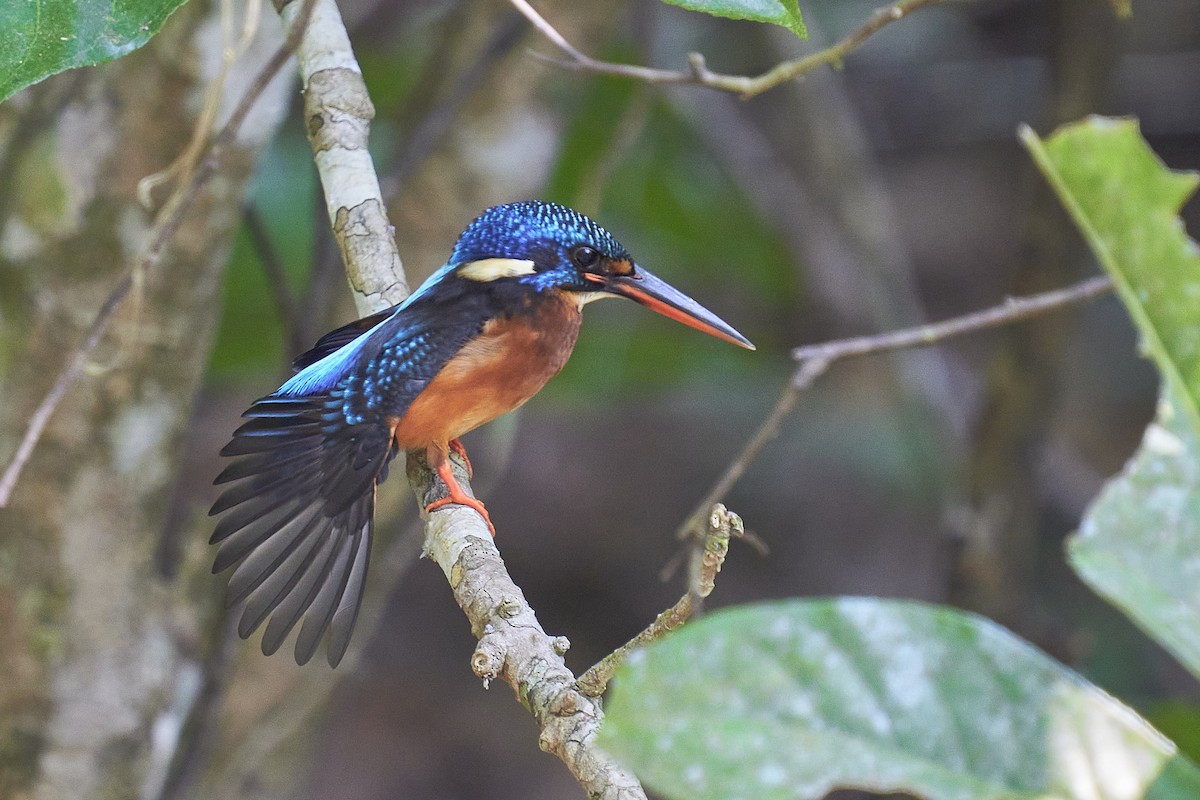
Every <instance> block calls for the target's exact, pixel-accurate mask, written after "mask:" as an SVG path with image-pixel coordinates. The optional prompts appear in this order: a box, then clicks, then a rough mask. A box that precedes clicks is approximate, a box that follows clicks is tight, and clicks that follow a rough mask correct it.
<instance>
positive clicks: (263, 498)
mask: <svg viewBox="0 0 1200 800" xmlns="http://www.w3.org/2000/svg"><path fill="white" fill-rule="evenodd" d="M243 416H244V417H246V418H247V421H246V422H245V423H244V424H243V425H242V426H241V427H240V428H238V429H237V430H236V431H235V432H234V434H233V440H232V441H230V442H229V444H227V445H226V446H225V447H224V449H222V450H221V455H223V456H231V457H233V458H234V459H235V460H234V461H233V462H232V463H231V464H230V465H229V466H228V467H226V468H225V470H224V471H223V472H222V473H221V474H220V475H218V476H217V479H216V481H214V482H215V483H217V484H225V483H231V484H232V485H231V486H229V487H227V488H226V489H225V490H224V491H222V493H221V495H220V496H219V497H218V498H217V501H216V502H215V503H214V504H213V507H212V509H211V510H210V511H209V514H222V513H224V516H223V517H222V518H221V520H220V522H218V523H217V527H216V530H215V531H214V532H213V535H212V538H211V539H210V543H211V544H218V543H219V544H220V545H221V547H220V550H219V551H218V552H217V558H216V562H215V563H214V564H213V572H214V573H216V572H221V571H222V570H225V569H228V568H229V567H231V566H233V565H234V564H236V565H237V568H236V569H235V570H234V571H233V575H232V576H231V577H230V579H229V590H228V602H229V603H230V605H232V604H234V603H239V602H242V601H245V606H244V608H243V610H242V616H241V620H240V621H239V623H238V634H239V635H241V636H242V638H247V637H249V636H250V634H251V633H253V632H254V631H255V630H256V629H257V628H258V626H259V625H261V624H262V623H263V622H264V621H265V620H267V618H268V617H270V622H268V623H267V629H266V632H265V633H264V634H263V639H262V650H263V652H264V653H266V654H267V655H270V654H272V653H274V652H275V651H276V650H278V649H279V646H280V645H281V644H282V643H283V640H284V639H286V638H287V635H288V634H289V633H290V632H291V630H292V628H294V627H295V626H296V623H297V622H299V621H300V620H301V618H303V620H304V623H303V624H302V625H301V627H300V633H299V635H298V636H297V637H296V663H298V664H304V663H307V662H308V660H309V659H310V658H312V656H313V653H315V652H316V650H317V647H318V646H319V645H320V643H321V639H322V638H323V635H324V633H325V632H326V631H327V630H328V631H329V643H328V646H327V648H326V655H327V657H328V659H329V664H330V666H335V667H336V666H337V665H338V662H339V661H341V659H342V656H343V655H345V653H346V647H347V645H349V643H350V634H351V632H352V631H353V630H354V623H355V620H356V619H357V618H358V609H359V605H360V604H361V602H362V596H363V584H364V579H365V577H366V573H367V563H368V561H369V559H370V552H371V536H372V530H373V526H374V521H373V518H374V512H375V487H376V485H377V484H378V483H380V482H381V481H383V479H384V478H385V477H386V474H387V465H388V462H390V461H391V459H392V457H393V456H394V455H395V449H394V447H393V445H392V440H391V433H390V431H389V429H388V427H387V426H386V425H385V424H384V423H383V422H382V421H372V422H362V423H359V424H350V423H349V422H348V421H347V420H346V419H345V416H344V415H343V412H342V401H341V394H340V392H337V391H335V392H333V393H331V394H329V395H324V396H321V397H283V396H278V395H271V396H269V397H264V398H262V399H261V400H258V401H257V402H255V403H254V405H253V406H251V407H250V409H249V410H248V411H247V412H246V413H245V414H243Z"/></svg>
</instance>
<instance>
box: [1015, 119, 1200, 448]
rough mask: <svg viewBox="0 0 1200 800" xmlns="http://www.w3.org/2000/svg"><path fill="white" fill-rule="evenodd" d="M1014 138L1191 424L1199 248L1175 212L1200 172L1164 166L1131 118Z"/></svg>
mask: <svg viewBox="0 0 1200 800" xmlns="http://www.w3.org/2000/svg"><path fill="white" fill-rule="evenodd" d="M1021 138H1022V139H1023V140H1024V142H1025V146H1026V147H1028V148H1029V152H1030V154H1031V155H1032V156H1033V158H1034V161H1036V162H1037V165H1038V167H1039V168H1040V169H1041V171H1042V173H1043V174H1044V175H1045V176H1046V179H1047V180H1049V181H1050V183H1051V185H1052V186H1053V187H1054V189H1055V191H1056V192H1058V196H1059V198H1060V199H1061V200H1062V202H1063V205H1065V206H1066V207H1067V210H1068V211H1069V212H1070V213H1071V216H1072V217H1073V218H1074V219H1075V223H1076V224H1077V225H1078V226H1079V229H1080V230H1081V231H1082V232H1083V235H1084V238H1085V239H1086V240H1087V242H1088V245H1089V246H1091V248H1092V251H1093V252H1094V253H1095V254H1096V258H1097V259H1098V260H1099V261H1100V264H1101V266H1103V267H1104V270H1105V271H1106V272H1107V273H1108V274H1109V275H1110V276H1112V279H1113V282H1114V283H1115V284H1116V287H1117V293H1118V294H1119V295H1120V297H1121V302H1123V303H1124V304H1125V306H1126V308H1128V309H1129V313H1130V315H1131V316H1132V317H1133V321H1134V324H1136V325H1137V328H1138V332H1139V333H1140V334H1141V336H1142V341H1143V343H1144V347H1145V349H1146V352H1147V353H1148V354H1149V355H1150V357H1151V358H1152V359H1153V360H1154V363H1155V364H1156V365H1157V366H1158V368H1159V370H1160V371H1161V372H1162V373H1163V375H1165V376H1166V377H1167V378H1168V380H1170V381H1173V382H1174V383H1175V384H1176V385H1177V386H1178V387H1179V389H1180V391H1181V395H1180V398H1179V399H1180V400H1181V401H1182V402H1181V406H1180V409H1181V411H1183V413H1184V414H1185V415H1186V416H1187V417H1188V418H1189V419H1190V421H1191V423H1192V426H1193V427H1194V428H1196V430H1198V431H1200V336H1197V335H1196V325H1197V322H1200V255H1198V252H1200V251H1198V250H1197V248H1196V243H1195V242H1193V241H1192V240H1191V239H1189V238H1188V237H1187V234H1186V233H1185V232H1184V230H1183V223H1182V222H1181V221H1180V219H1179V209H1180V208H1182V207H1183V204H1184V202H1185V201H1186V200H1187V199H1188V198H1189V197H1191V196H1192V194H1193V193H1194V192H1195V191H1196V186H1197V183H1198V182H1200V177H1198V176H1197V174H1196V173H1194V172H1175V171H1172V170H1169V169H1167V168H1166V167H1165V166H1164V165H1163V163H1162V161H1160V160H1159V158H1158V156H1156V155H1155V154H1154V151H1152V150H1151V149H1150V147H1149V146H1148V145H1147V144H1146V141H1145V140H1144V139H1142V135H1141V133H1140V132H1139V131H1138V127H1137V122H1136V120H1128V119H1106V118H1103V117H1090V118H1088V119H1087V120H1084V121H1083V122H1077V123H1074V124H1071V125H1065V126H1063V127H1062V128H1060V129H1059V130H1058V131H1057V132H1056V133H1055V134H1054V135H1053V136H1051V137H1050V138H1049V139H1047V140H1046V141H1044V142H1043V141H1042V140H1040V139H1038V137H1037V135H1036V134H1035V133H1033V131H1031V130H1029V129H1025V130H1023V131H1022V133H1021Z"/></svg>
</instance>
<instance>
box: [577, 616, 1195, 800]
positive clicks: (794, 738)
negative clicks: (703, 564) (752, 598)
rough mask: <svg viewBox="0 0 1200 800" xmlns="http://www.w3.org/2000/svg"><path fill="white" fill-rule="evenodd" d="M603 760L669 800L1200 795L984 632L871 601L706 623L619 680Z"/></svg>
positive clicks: (1040, 658)
mask: <svg viewBox="0 0 1200 800" xmlns="http://www.w3.org/2000/svg"><path fill="white" fill-rule="evenodd" d="M606 712H607V719H606V721H605V725H604V728H603V730H602V734H601V736H602V739H603V742H604V746H605V747H606V748H607V749H609V750H610V751H611V752H613V753H615V754H616V755H617V756H618V757H620V758H622V759H623V760H624V761H625V762H626V763H628V764H630V765H632V767H633V768H634V770H635V771H636V772H637V773H638V775H639V777H641V778H642V779H643V780H644V781H646V782H647V784H648V785H649V786H651V787H653V788H654V789H655V790H656V791H658V792H661V793H662V794H663V795H664V796H666V797H669V798H679V799H680V800H682V799H683V798H688V800H706V799H707V798H712V799H713V800H718V798H719V799H720V800H730V798H754V799H755V800H792V798H798V797H820V796H821V795H823V794H824V793H826V792H828V791H830V790H831V789H833V788H835V787H842V788H848V787H854V788H862V789H867V790H872V791H896V790H900V791H906V792H912V793H915V794H917V795H919V796H921V797H928V798H934V799H935V800H941V799H942V798H945V799H946V800H951V799H953V800H960V799H961V798H972V800H985V799H986V798H996V799H997V800H999V798H1007V799H1009V800H1013V799H1015V798H1030V800H1033V798H1047V797H1055V798H1064V799H1065V798H1079V799H1080V800H1083V799H1084V798H1087V799H1088V800H1092V799H1093V798H1103V799H1104V800H1109V799H1110V798H1111V799H1112V800H1116V798H1134V797H1150V796H1153V797H1155V798H1158V799H1159V800H1167V798H1179V800H1183V799H1184V798H1193V797H1196V792H1198V791H1200V769H1198V768H1197V767H1196V766H1195V765H1194V764H1192V763H1191V762H1189V761H1188V760H1187V759H1185V758H1183V757H1182V756H1179V755H1178V754H1177V753H1176V752H1175V748H1174V747H1173V746H1172V745H1171V744H1170V742H1168V741H1166V740H1165V739H1163V738H1162V737H1161V736H1159V735H1158V734H1157V733H1156V732H1155V731H1154V730H1153V729H1152V728H1150V726H1148V725H1146V724H1145V723H1144V722H1143V721H1142V720H1140V719H1138V717H1137V716H1136V715H1135V714H1134V713H1133V712H1132V711H1131V710H1130V709H1128V708H1126V707H1125V706H1122V705H1121V704H1120V703H1118V702H1117V701H1116V700H1114V699H1113V698H1112V697H1110V696H1109V695H1108V694H1107V693H1105V692H1104V691H1102V690H1100V689H1098V688H1096V687H1095V686H1092V685H1091V684H1089V683H1088V682H1086V681H1085V680H1083V679H1082V678H1081V677H1080V676H1079V675H1077V674H1075V673H1074V672H1072V671H1071V670H1069V669H1067V668H1065V667H1063V666H1062V665H1060V664H1058V663H1057V662H1055V661H1054V660H1053V659H1051V658H1050V657H1048V656H1046V655H1045V654H1043V653H1041V652H1039V651H1038V650H1035V649H1034V648H1032V647H1030V646H1029V645H1028V644H1027V643H1025V642H1024V641H1022V640H1021V639H1019V638H1017V637H1016V636H1014V635H1013V634H1011V633H1009V632H1008V631H1007V630H1005V629H1003V628H1001V627H1000V626H998V625H996V624H995V623H993V622H990V621H989V620H987V619H984V618H982V617H978V616H975V615H971V614H966V613H963V612H960V611H956V610H954V609H950V608H945V607H939V606H931V605H926V604H923V603H914V602H906V601H888V600H878V599H874V598H838V599H833V600H807V601H800V600H794V601H786V602H782V603H772V604H761V605H753V606H742V607H739V608H733V609H726V610H723V611H719V612H716V613H714V614H711V615H708V616H706V617H705V618H703V619H702V620H700V621H699V622H696V623H693V624H692V625H689V626H687V627H685V628H684V629H682V630H681V631H678V632H676V633H675V634H673V635H671V636H668V637H667V638H665V639H663V640H662V641H660V642H657V643H655V644H654V645H652V646H650V647H648V648H646V649H645V650H643V651H641V652H640V653H636V654H635V655H634V657H633V658H631V659H630V661H629V663H628V664H626V665H625V666H624V667H623V668H622V670H621V671H620V673H619V675H618V680H617V684H616V686H615V688H614V689H613V692H612V695H611V697H610V700H609V702H608V704H607V705H606Z"/></svg>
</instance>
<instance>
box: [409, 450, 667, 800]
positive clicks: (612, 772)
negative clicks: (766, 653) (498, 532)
mask: <svg viewBox="0 0 1200 800" xmlns="http://www.w3.org/2000/svg"><path fill="white" fill-rule="evenodd" d="M408 474H409V479H410V480H411V481H412V483H413V486H414V488H415V490H416V492H417V500H418V502H420V504H421V505H422V507H424V506H425V505H426V504H427V503H429V502H430V501H432V500H433V499H434V497H433V495H432V492H434V491H436V489H434V487H433V484H432V476H431V473H430V471H429V469H428V466H427V465H426V464H425V463H424V459H423V458H412V457H410V458H409V463H408ZM455 476H456V477H457V478H458V480H459V482H460V483H462V482H463V480H464V479H465V478H466V472H465V470H464V469H463V468H462V467H461V465H459V464H458V463H457V462H456V463H455ZM450 508H451V510H450V511H449V513H446V512H444V511H438V512H436V513H434V514H431V515H429V516H428V519H427V521H426V525H425V553H426V555H428V556H429V557H430V558H431V559H432V560H433V561H435V562H437V564H438V566H440V567H441V568H442V571H443V572H444V573H445V574H446V579H447V580H448V581H449V582H450V588H451V589H452V590H453V592H454V599H455V600H456V601H457V602H458V605H459V606H460V607H461V608H462V610H463V612H464V613H465V614H466V615H467V619H468V620H469V621H470V623H471V631H472V632H473V633H474V634H475V636H476V637H478V639H479V644H478V645H477V646H476V647H475V653H474V654H473V655H472V656H471V669H472V670H473V671H474V672H475V674H476V676H478V677H479V678H480V680H482V681H484V683H485V685H486V684H488V683H490V682H491V681H493V680H497V679H499V680H502V681H504V682H505V683H507V684H508V685H509V686H511V687H512V688H513V691H514V692H515V693H516V695H517V699H518V700H519V701H520V702H521V704H522V705H523V706H525V707H526V708H527V709H529V712H530V713H531V714H532V715H533V718H534V720H535V721H536V722H537V724H538V727H539V728H541V734H540V736H539V737H538V745H539V746H540V747H541V748H542V750H544V751H546V752H547V753H551V754H553V755H555V756H557V757H558V758H559V759H561V760H562V762H563V763H564V764H566V765H567V769H569V770H570V771H571V774H572V775H574V776H575V778H576V779H577V780H578V781H579V784H580V785H581V786H582V787H583V788H584V789H585V790H586V791H587V792H588V796H589V797H593V798H602V799H603V800H635V799H637V798H642V799H644V798H645V796H646V795H645V793H644V792H643V790H642V787H641V784H639V783H638V780H637V778H636V777H634V775H633V774H632V773H631V772H629V771H628V770H626V769H625V768H624V767H622V766H620V765H619V764H617V763H616V762H615V761H613V760H612V759H611V758H610V757H609V756H608V755H607V754H605V753H604V752H603V751H602V750H600V749H599V747H597V745H596V743H595V735H596V732H597V731H598V730H599V728H600V721H601V720H602V719H603V717H604V714H603V712H602V711H601V709H600V705H599V703H598V702H597V701H596V700H594V699H593V698H591V697H588V696H587V695H585V694H584V693H583V692H581V691H580V690H579V689H578V688H577V687H576V686H575V676H574V675H573V674H572V673H571V671H570V670H569V669H567V666H566V664H565V663H564V662H563V655H564V654H565V653H566V652H567V648H568V647H569V646H570V644H569V642H567V640H566V639H565V638H563V637H561V636H558V637H552V636H550V635H548V634H547V633H546V632H545V631H544V630H543V629H542V626H541V624H540V623H539V622H538V620H537V616H536V615H535V614H534V611H533V609H532V608H530V606H529V603H528V602H527V601H526V600H525V595H524V594H523V593H522V592H521V590H520V589H519V588H518V587H517V585H516V584H515V583H513V580H512V578H510V577H509V575H508V571H507V569H505V566H504V562H503V561H502V560H501V558H500V552H499V551H498V550H497V549H496V545H495V542H493V540H492V537H491V536H490V535H489V534H488V532H487V528H486V527H484V526H483V524H482V522H481V520H480V517H479V515H478V514H476V513H475V512H474V511H472V510H471V509H469V508H464V507H462V506H451V507H450Z"/></svg>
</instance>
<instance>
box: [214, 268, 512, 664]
mask: <svg viewBox="0 0 1200 800" xmlns="http://www.w3.org/2000/svg"><path fill="white" fill-rule="evenodd" d="M453 269H454V268H453V266H446V267H443V268H442V269H440V270H438V271H437V272H435V273H434V274H433V275H432V276H430V278H429V279H428V280H427V281H426V282H425V283H424V284H422V285H421V287H420V288H419V289H418V290H417V291H416V292H414V293H413V295H412V296H411V297H409V298H408V299H407V300H405V302H404V303H401V304H400V305H398V306H396V307H395V308H393V309H390V310H389V311H387V312H384V313H381V314H378V315H375V316H374V317H368V318H367V319H365V320H360V321H358V322H356V323H351V324H350V325H347V326H345V327H343V328H339V329H338V330H336V331H333V332H331V333H329V334H327V335H326V336H324V337H322V339H321V340H320V341H319V342H318V343H317V345H316V346H315V347H314V348H313V349H312V350H310V351H309V352H308V353H306V354H305V355H303V356H301V357H300V358H299V359H297V362H298V363H300V364H303V365H305V366H304V368H303V369H301V370H300V372H299V373H297V374H296V375H295V376H294V377H293V378H292V379H291V380H289V381H287V382H286V383H284V384H283V386H282V387H280V388H279V389H278V390H277V391H276V392H275V393H274V394H272V395H269V396H267V397H264V398H262V399H261V400H258V401H257V402H255V403H254V405H253V406H251V408H250V409H249V410H248V411H247V412H246V413H245V414H244V415H243V416H245V417H246V418H247V419H246V422H245V423H244V424H243V425H242V426H241V427H239V428H238V429H237V430H236V431H235V432H234V434H233V438H232V440H231V441H230V442H229V444H228V445H226V446H225V448H224V449H222V451H221V455H223V456H230V457H233V458H234V461H233V462H232V463H230V464H229V466H228V467H227V468H226V469H225V470H224V471H223V472H222V473H221V474H220V475H219V476H218V477H217V479H216V483H217V484H231V485H229V486H228V487H226V488H225V489H224V490H223V491H222V493H221V495H220V496H219V497H218V498H217V501H216V502H215V503H214V504H213V507H212V509H211V510H210V512H209V513H210V514H223V515H224V516H223V517H222V518H221V520H220V521H219V522H218V524H217V526H216V529H215V531H214V532H213V536H212V539H211V542H212V543H213V544H218V543H219V544H220V549H219V551H218V553H217V557H216V561H215V563H214V565H213V571H214V572H220V571H222V570H225V569H227V568H229V567H232V566H234V565H235V564H236V569H235V570H234V572H233V575H232V576H231V577H230V580H229V591H228V600H229V602H230V603H231V604H232V603H236V602H242V601H244V602H245V606H244V608H243V610H242V613H241V618H240V621H239V624H238V632H239V634H240V635H241V636H242V637H243V638H245V637H248V636H249V635H250V634H251V633H253V632H254V630H255V629H257V628H258V627H259V626H260V625H261V624H262V623H263V622H265V621H267V619H268V617H269V618H270V621H269V622H268V623H267V629H266V632H265V633H264V634H263V639H262V649H263V652H264V653H267V654H270V653H273V652H275V650H277V649H278V648H279V647H280V645H281V644H282V643H283V641H284V639H286V638H287V636H288V634H289V633H290V632H291V631H292V629H293V628H294V627H295V626H296V625H297V623H299V622H300V621H301V619H303V624H302V625H301V628H300V633H299V635H298V636H297V637H296V649H295V655H296V661H297V662H298V663H301V664H303V663H306V662H307V661H308V660H309V659H310V658H311V657H312V655H313V654H314V653H315V651H316V649H317V648H318V647H319V645H320V643H321V641H322V639H324V638H326V636H325V634H326V632H328V642H329V644H328V647H327V648H326V654H327V657H328V660H329V663H330V664H331V665H334V666H336V665H337V663H338V661H340V660H341V658H342V656H343V655H344V654H345V651H346V648H347V646H348V645H349V641H350V635H351V633H352V631H353V629H354V624H355V621H356V619H357V616H358V610H359V605H360V603H361V601H362V592H363V586H364V581H365V576H366V571H367V565H368V560H369V555H370V549H371V539H372V535H373V526H374V522H373V517H374V508H375V487H376V486H377V485H378V484H379V483H381V482H383V480H384V479H385V478H386V476H387V468H388V464H389V463H390V462H391V460H392V458H394V457H395V455H396V447H395V443H394V441H393V439H392V436H391V427H390V425H389V420H395V419H398V418H400V417H402V416H403V415H404V412H405V410H406V409H407V408H408V405H409V404H410V403H411V402H412V401H413V399H414V398H416V396H417V395H418V394H420V392H421V390H422V389H424V387H425V386H426V385H427V384H428V383H429V381H431V380H432V379H433V378H434V377H435V376H436V375H437V373H438V372H439V371H440V370H441V368H442V366H443V365H444V364H445V363H446V362H447V361H448V360H449V359H450V358H452V357H453V356H454V354H455V353H457V352H458V350H459V349H460V348H461V347H462V346H463V345H464V344H466V342H468V341H470V339H471V338H473V337H474V336H476V335H477V334H478V333H479V331H480V330H481V329H482V327H483V324H484V322H485V321H486V319H487V318H488V315H489V314H491V313H493V310H494V309H492V308H491V307H490V306H489V305H488V303H489V301H488V298H487V294H488V293H486V292H478V291H475V292H470V291H464V288H465V287H464V286H463V285H462V284H463V282H462V281H461V280H459V279H456V278H454V277H452V276H453ZM435 289H436V291H435Z"/></svg>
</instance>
